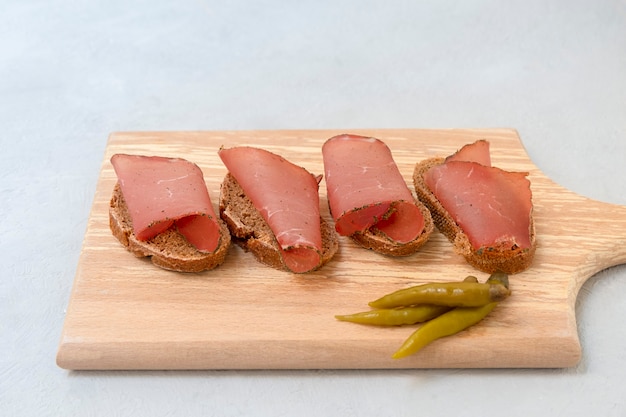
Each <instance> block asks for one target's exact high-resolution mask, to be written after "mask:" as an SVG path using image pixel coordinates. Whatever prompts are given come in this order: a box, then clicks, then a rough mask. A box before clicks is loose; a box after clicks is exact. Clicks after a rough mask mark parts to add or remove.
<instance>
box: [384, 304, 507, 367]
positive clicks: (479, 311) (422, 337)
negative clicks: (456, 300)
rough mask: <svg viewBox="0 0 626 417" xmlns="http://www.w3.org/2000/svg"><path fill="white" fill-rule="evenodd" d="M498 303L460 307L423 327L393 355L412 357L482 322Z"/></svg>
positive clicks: (398, 357) (397, 357)
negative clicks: (439, 340)
mask: <svg viewBox="0 0 626 417" xmlns="http://www.w3.org/2000/svg"><path fill="white" fill-rule="evenodd" d="M497 304H498V303H497V302H493V303H489V304H486V305H483V306H480V307H459V308H455V309H453V310H450V311H448V312H447V313H444V314H442V315H440V316H439V317H436V318H434V319H432V320H430V321H428V322H426V323H424V324H423V325H421V326H420V327H419V328H418V329H417V330H416V331H415V332H413V334H412V335H411V336H409V338H408V339H407V340H406V341H405V342H404V343H403V344H402V346H400V348H399V349H398V350H397V351H396V352H395V353H394V354H393V356H392V358H394V359H400V358H404V357H406V356H409V355H412V354H414V353H416V352H417V351H419V350H420V349H422V348H423V347H424V346H426V345H428V344H429V343H431V342H434V341H435V340H437V339H440V338H442V337H446V336H451V335H453V334H456V333H459V332H460V331H462V330H465V329H467V328H468V327H470V326H473V325H474V324H476V323H478V322H479V321H481V320H482V319H483V318H485V316H486V315H487V314H489V313H490V312H491V310H493V309H494V308H495V307H496V305H497Z"/></svg>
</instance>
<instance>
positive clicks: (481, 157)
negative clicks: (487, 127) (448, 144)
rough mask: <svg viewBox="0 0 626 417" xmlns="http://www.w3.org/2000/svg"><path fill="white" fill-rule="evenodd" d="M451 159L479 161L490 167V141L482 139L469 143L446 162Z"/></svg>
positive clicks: (447, 160) (447, 159)
mask: <svg viewBox="0 0 626 417" xmlns="http://www.w3.org/2000/svg"><path fill="white" fill-rule="evenodd" d="M450 161H467V162H477V163H479V164H481V165H484V166H487V167H490V166H491V154H490V153H489V141H486V140H484V139H481V140H477V141H476V142H473V143H468V144H467V145H465V146H463V147H462V148H461V149H459V150H458V151H456V153H454V154H453V155H450V156H449V157H447V158H446V160H445V162H450Z"/></svg>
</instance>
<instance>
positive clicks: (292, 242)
mask: <svg viewBox="0 0 626 417" xmlns="http://www.w3.org/2000/svg"><path fill="white" fill-rule="evenodd" d="M218 154H219V156H220V158H221V159H222V161H223V162H224V165H225V166H226V168H227V169H228V171H229V172H230V173H231V174H232V175H233V176H234V177H235V179H236V180H237V182H238V183H239V185H240V186H241V188H242V189H243V190H244V192H245V193H246V195H247V196H248V198H249V199H250V200H251V201H252V204H254V206H255V207H256V209H257V210H258V211H259V212H260V213H261V215H262V216H263V219H265V221H266V222H267V224H268V225H269V227H270V229H272V232H273V233H274V236H275V237H276V240H277V241H278V244H279V246H280V248H281V255H282V259H283V261H284V263H285V266H286V267H287V268H289V269H290V270H291V271H293V272H296V273H303V272H307V271H310V270H313V269H315V268H316V267H318V266H319V265H320V263H321V261H322V257H321V253H322V233H321V230H320V207H319V193H318V189H319V186H318V181H319V179H318V178H316V177H314V176H313V175H312V174H311V173H309V172H308V171H307V170H305V169H304V168H302V167H299V166H297V165H294V164H292V163H291V162H289V161H287V160H286V159H284V158H282V157H281V156H279V155H276V154H274V153H271V152H269V151H266V150H264V149H259V148H254V147H246V146H241V147H235V148H229V149H224V148H222V149H220V151H219V152H218Z"/></svg>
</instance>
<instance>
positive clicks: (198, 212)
mask: <svg viewBox="0 0 626 417" xmlns="http://www.w3.org/2000/svg"><path fill="white" fill-rule="evenodd" d="M111 164H112V165H113V168H114V169H115V173H116V174H117V177H118V182H119V184H120V187H121V189H122V194H123V195H124V200H125V201H126V206H127V207H128V211H129V214H130V217H131V220H132V222H133V233H134V234H135V236H136V237H137V239H139V240H143V241H146V240H150V239H151V238H153V237H154V236H156V235H158V234H159V233H162V232H164V231H165V230H167V229H169V228H170V227H172V226H175V227H177V228H178V231H179V232H180V233H181V234H182V235H183V236H185V238H187V240H188V241H189V243H191V244H192V245H193V246H195V247H196V248H197V249H198V250H199V251H201V252H209V253H210V252H213V251H215V249H217V246H218V244H219V241H220V230H219V226H218V224H217V221H216V219H217V217H216V216H215V212H214V210H213V205H212V204H211V200H210V198H209V193H208V191H207V189H206V184H205V182H204V177H203V176H202V171H201V170H200V168H199V167H198V166H197V165H195V164H194V163H192V162H189V161H187V160H184V159H180V158H164V157H160V156H141V155H126V154H116V155H113V157H112V158H111Z"/></svg>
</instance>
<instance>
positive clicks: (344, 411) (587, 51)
mask: <svg viewBox="0 0 626 417" xmlns="http://www.w3.org/2000/svg"><path fill="white" fill-rule="evenodd" d="M624 74H626V5H625V3H624V2H623V1H609V0H601V1H536V0H531V1H509V2H497V1H466V2H455V1H349V0H346V1H341V0H340V1H300V2H286V1H285V2H280V1H269V0H266V1H255V2H253V1H249V2H246V1H221V2H218V1H201V0H181V1H165V0H152V1H141V0H131V1H129V0H123V1H122V0H110V1H97V0H96V1H83V2H81V1H73V0H52V1H42V0H41V1H37V0H23V1H19V2H16V1H9V0H0V128H2V132H1V134H0V145H1V147H0V149H1V150H0V195H1V196H2V200H3V202H4V203H3V204H2V205H0V236H1V238H0V258H1V259H0V260H1V265H2V268H1V269H0V275H1V279H0V414H1V415H6V416H11V415H25V416H31V415H33V416H34V415H37V416H45V415H81V416H86V415H93V416H105V415H106V416H111V415H134V416H141V415H149V416H159V415H219V416H240V415H259V416H295V415H298V416H302V417H304V416H309V415H310V416H320V415H341V416H368V415H372V416H373V415H376V416H385V415H394V416H415V415H442V414H444V413H445V414H446V415H453V416H476V415H479V414H480V415H496V414H498V413H502V412H504V413H505V414H506V415H509V416H529V415H550V416H560V415H562V416H579V415H580V416H589V415H595V416H624V415H626V400H625V399H624V396H623V392H624V388H623V387H624V385H625V384H626V355H624V346H625V345H626V326H624V325H623V319H622V318H623V317H624V316H626V297H624V294H625V293H626V268H625V267H624V266H618V267H613V268H610V269H608V270H606V271H603V272H600V273H598V274H597V275H596V276H595V277H592V278H591V279H590V280H589V281H588V282H587V284H586V285H585V286H584V288H583V290H582V291H581V293H580V295H579V298H578V301H577V305H576V315H577V319H578V325H579V332H580V337H581V341H582V345H583V358H582V361H581V363H580V365H579V366H577V367H575V368H572V369H562V370H411V371H332V370H323V371H254V372H253V371H251V372H244V371H238V372H220V371H201V372H68V371H65V370H62V369H59V368H58V367H57V366H56V365H55V354H56V349H57V344H58V342H59V338H60V334H61V328H62V324H63V319H64V313H65V308H66V306H67V303H68V300H69V296H70V290H71V286H72V282H73V278H74V273H75V268H76V264H77V262H78V257H79V254H80V248H81V244H82V238H83V234H84V232H85V228H86V222H87V218H88V215H89V210H90V207H91V203H92V199H93V192H94V189H95V185H96V180H97V177H98V173H99V172H98V171H99V165H100V162H101V160H102V156H103V152H104V148H105V145H106V139H107V136H108V135H109V133H111V132H113V131H119V130H225V129H228V130H236V129H313V128H332V129H335V128H337V129H339V128H341V129H345V130H346V131H348V130H349V129H350V128H453V127H481V128H489V127H510V128H515V129H517V130H518V131H519V133H520V136H521V137H522V140H523V143H524V145H525V146H526V148H527V150H528V153H529V154H530V156H531V159H532V160H533V161H534V162H535V163H536V164H537V165H538V166H539V167H540V168H541V169H542V171H543V172H544V173H546V175H548V176H549V177H551V178H552V179H553V180H554V181H556V182H557V183H559V184H561V185H563V186H565V187H567V188H569V189H571V190H573V191H575V192H577V193H579V194H582V195H585V196H588V197H591V198H593V199H597V200H602V201H607V202H611V203H615V204H621V205H626V192H625V191H626V118H625V111H626V76H625V75H624ZM538 285H540V277H538Z"/></svg>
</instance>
